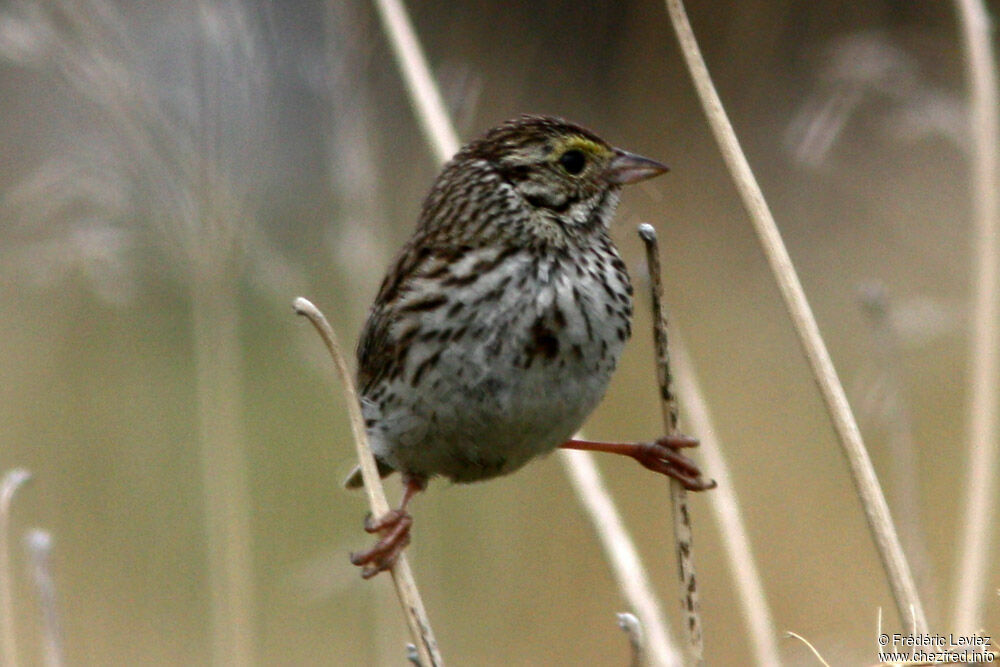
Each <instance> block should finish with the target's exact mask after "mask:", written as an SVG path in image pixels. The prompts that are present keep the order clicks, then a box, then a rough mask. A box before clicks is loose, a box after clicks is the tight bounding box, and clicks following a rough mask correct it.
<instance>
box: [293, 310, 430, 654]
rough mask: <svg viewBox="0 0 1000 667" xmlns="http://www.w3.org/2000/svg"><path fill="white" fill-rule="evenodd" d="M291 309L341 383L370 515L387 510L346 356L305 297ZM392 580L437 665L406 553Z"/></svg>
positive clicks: (415, 634)
mask: <svg viewBox="0 0 1000 667" xmlns="http://www.w3.org/2000/svg"><path fill="white" fill-rule="evenodd" d="M292 307H293V308H294V309H295V312H296V313H297V314H299V315H303V316H305V317H306V318H308V320H309V321H310V322H311V323H312V325H313V326H314V327H315V328H316V331H317V332H318V333H319V335H320V338H322V339H323V343H325V344H326V349H327V350H328V351H329V352H330V357H331V358H332V359H333V364H334V366H336V368H337V373H338V374H339V375H340V380H341V382H342V383H343V387H344V394H345V396H346V399H347V412H348V415H349V416H350V420H351V432H352V433H353V434H354V445H355V449H356V450H357V454H358V464H359V465H360V466H361V477H362V478H363V479H364V482H365V493H366V494H367V496H368V504H369V506H370V507H371V511H372V516H376V517H379V516H383V515H384V514H385V513H386V512H388V511H389V501H388V500H387V499H386V497H385V489H384V488H383V486H382V481H381V479H380V478H379V474H378V467H377V466H376V465H375V456H374V455H373V454H372V451H371V448H370V447H369V446H368V433H367V431H366V430H365V421H364V417H363V416H362V415H361V404H360V403H359V402H358V392H357V390H356V389H355V387H354V378H353V376H352V375H351V371H350V369H349V368H348V367H347V360H346V359H345V358H344V354H343V352H342V351H341V348H340V344H339V343H338V342H337V335H336V334H335V333H334V332H333V328H332V327H331V326H330V323H329V322H327V321H326V317H324V316H323V313H322V312H320V310H319V308H317V307H316V306H314V305H313V304H312V303H311V302H309V301H308V300H307V299H303V298H302V297H299V298H297V299H296V300H295V303H294V304H293V305H292ZM390 574H392V581H393V583H394V584H395V586H396V595H397V597H398V598H399V603H400V605H401V606H402V607H403V615H404V616H405V617H406V623H407V625H408V626H409V628H410V636H411V637H412V638H413V641H414V643H415V644H416V647H417V653H418V654H419V655H420V664H421V665H423V666H424V667H440V666H441V665H444V661H443V660H442V659H441V653H440V651H439V650H438V645H437V640H436V639H435V638H434V632H433V630H432V629H431V621H430V618H429V617H428V616H427V610H426V609H425V608H424V602H423V599H421V597H420V591H419V590H417V583H416V580H414V578H413V571H412V570H411V569H410V563H409V561H408V560H407V558H406V553H405V552H404V553H402V554H400V556H399V558H398V559H397V560H396V564H395V565H393V566H392V568H391V569H390Z"/></svg>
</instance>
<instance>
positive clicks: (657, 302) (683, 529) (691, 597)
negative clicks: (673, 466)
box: [639, 224, 705, 665]
mask: <svg viewBox="0 0 1000 667" xmlns="http://www.w3.org/2000/svg"><path fill="white" fill-rule="evenodd" d="M639 238H641V239H642V242H643V244H645V246H646V264H647V266H649V291H650V296H651V297H652V304H653V317H652V320H653V346H654V352H655V354H656V379H657V381H658V382H659V385H660V407H661V409H662V410H663V425H664V428H665V429H666V435H668V436H676V435H680V429H679V428H678V425H677V422H678V416H677V398H676V397H675V396H674V393H673V389H672V387H671V380H672V378H671V372H670V350H669V346H668V344H667V315H666V313H665V312H664V310H663V278H662V276H661V271H662V269H661V268H660V246H659V243H658V242H657V240H656V230H655V229H654V228H653V226H652V225H649V224H642V225H639ZM670 506H671V509H672V512H671V514H672V518H673V524H674V543H675V546H676V548H677V563H678V565H679V572H678V574H679V576H680V584H681V609H682V610H683V612H684V630H685V632H686V633H687V637H688V648H689V649H690V651H691V657H692V658H693V659H694V661H695V664H699V665H700V664H702V663H704V661H705V642H704V638H703V636H702V624H701V606H700V604H699V602H698V581H697V577H696V576H695V571H694V538H693V535H692V530H691V512H690V510H689V508H688V494H687V490H686V489H685V488H684V486H683V485H681V483H680V482H678V481H677V480H676V479H671V480H670Z"/></svg>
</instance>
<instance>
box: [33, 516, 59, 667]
mask: <svg viewBox="0 0 1000 667" xmlns="http://www.w3.org/2000/svg"><path fill="white" fill-rule="evenodd" d="M24 545H25V549H26V550H27V552H28V563H29V565H30V567H31V579H32V582H33V583H34V584H35V591H36V592H37V593H38V604H39V607H41V611H42V640H43V645H44V649H45V650H44V655H45V665H46V667H59V665H62V664H64V661H63V637H62V626H61V624H60V622H59V613H58V609H57V608H56V585H55V580H54V579H53V578H52V562H51V557H52V535H50V534H49V533H48V532H47V531H44V530H38V529H35V530H32V531H30V532H29V533H28V535H27V536H26V537H25V538H24Z"/></svg>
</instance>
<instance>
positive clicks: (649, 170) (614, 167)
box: [604, 150, 669, 185]
mask: <svg viewBox="0 0 1000 667" xmlns="http://www.w3.org/2000/svg"><path fill="white" fill-rule="evenodd" d="M665 171H669V169H667V166H666V165H663V164H660V163H659V162H657V161H656V160H650V159H649V158H648V157H642V156H641V155H636V154H634V153H629V152H628V151H623V150H616V151H615V156H614V157H613V158H611V163H610V164H608V167H607V169H605V170H604V178H605V179H606V180H607V181H608V182H609V183H613V184H615V185H629V184H630V183H638V182H639V181H644V180H646V179H647V178H652V177H653V176H659V175H660V174H662V173H663V172H665Z"/></svg>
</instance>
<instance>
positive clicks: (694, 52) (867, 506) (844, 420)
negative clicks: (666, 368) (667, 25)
mask: <svg viewBox="0 0 1000 667" xmlns="http://www.w3.org/2000/svg"><path fill="white" fill-rule="evenodd" d="M666 5H667V10H668V12H669V14H670V19H671V23H672V24H673V26H674V30H675V32H676V33H677V38H678V41H679V42H680V46H681V51H682V52H683V54H684V58H685V60H686V62H687V66H688V70H689V72H690V73H691V78H692V79H693V81H694V84H695V88H696V89H697V92H698V96H699V98H700V99H701V103H702V107H703V109H704V111H705V115H706V116H707V118H708V122H709V125H710V126H711V128H712V133H713V134H714V135H715V140H716V142H717V143H718V145H719V149H720V151H721V153H722V156H723V159H724V160H725V162H726V165H727V167H728V168H729V171H730V174H731V175H732V177H733V181H734V183H735V184H736V188H737V190H738V191H739V194H740V197H741V198H742V199H743V205H744V206H745V207H746V209H747V212H748V213H749V215H750V219H751V221H752V222H753V225H754V229H755V231H756V232H757V237H758V239H759V240H760V243H761V246H762V247H763V250H764V254H765V255H766V256H767V260H768V262H769V264H770V266H771V270H772V271H773V272H774V275H775V279H776V281H777V283H778V287H779V289H780V290H781V295H782V297H783V299H784V302H785V307H786V308H787V309H788V313H789V315H790V316H791V319H792V323H793V324H794V326H795V330H796V333H798V336H799V340H800V342H801V344H802V347H803V351H804V352H805V355H806V358H807V359H808V360H809V364H810V366H811V367H812V371H813V375H814V376H815V379H816V383H817V385H818V386H819V389H820V392H821V393H822V395H823V400H824V401H825V402H826V406H827V410H828V411H829V413H830V417H831V419H832V420H833V425H834V428H835V429H836V432H837V436H838V438H839V441H840V444H841V448H842V450H843V452H844V455H845V456H846V457H847V461H848V464H849V465H850V468H851V473H852V478H853V480H854V484H855V487H856V488H857V491H858V496H859V498H860V499H861V504H862V507H863V508H864V511H865V516H866V518H867V519H868V526H869V529H870V530H871V533H872V536H873V539H874V540H875V545H876V547H877V548H878V552H879V556H880V557H881V559H882V566H883V567H884V568H885V571H886V576H887V577H888V579H889V585H890V587H891V588H892V593H893V598H894V600H895V603H896V609H897V612H898V613H899V618H900V619H901V620H904V621H905V620H907V619H910V618H913V619H914V620H915V623H916V627H917V629H918V631H920V632H926V629H927V617H926V616H925V614H924V608H923V604H922V603H921V602H920V596H919V594H918V593H917V587H916V584H915V583H914V581H913V574H912V573H911V572H910V566H909V564H908V563H907V562H906V557H905V556H904V554H903V549H902V547H901V546H900V543H899V536H898V535H897V534H896V529H895V527H894V526H893V523H892V516H891V515H890V513H889V506H888V504H887V503H886V501H885V496H884V494H883V493H882V489H881V487H880V486H879V483H878V479H877V477H876V476H875V469H874V467H873V466H872V463H871V458H870V457H869V456H868V452H867V450H865V446H864V442H863V441H862V439H861V432H860V431H859V429H858V424H857V421H856V420H855V419H854V415H853V413H852V412H851V408H850V405H849V404H848V402H847V396H846V394H845V393H844V387H843V386H842V385H841V383H840V380H839V379H838V378H837V372H836V370H835V369H834V367H833V361H832V360H831V359H830V353H829V352H828V351H827V349H826V344H825V343H824V342H823V338H822V336H821V335H820V333H819V327H818V326H817V324H816V318H815V317H814V316H813V313H812V310H811V308H810V307H809V302H808V301H807V300H806V296H805V292H804V291H803V289H802V284H801V282H800V281H799V278H798V275H797V274H796V273H795V269H794V267H793V266H792V261H791V258H790V257H789V256H788V250H787V249H786V248H785V244H784V242H783V241H782V239H781V234H780V233H779V232H778V227H777V224H776V223H775V221H774V217H773V216H772V215H771V211H770V209H769V208H768V206H767V202H766V201H765V200H764V195H763V193H762V192H761V190H760V186H759V185H758V184H757V181H756V180H755V179H754V177H753V172H752V171H751V170H750V165H749V163H748V162H747V159H746V156H745V155H744V154H743V151H742V150H741V148H740V145H739V141H738V140H737V139H736V134H735V133H734V132H733V128H732V125H731V124H730V123H729V118H728V117H727V116H726V112H725V110H724V109H723V107H722V102H721V100H720V99H719V95H718V93H717V92H716V91H715V86H714V84H713V83H712V79H711V77H710V76H709V74H708V68H707V67H706V65H705V61H704V59H703V58H702V55H701V51H700V50H699V48H698V43H697V41H696V40H695V37H694V32H693V31H692V29H691V24H690V22H688V19H687V14H686V13H685V11H684V5H683V3H682V2H681V0H666ZM980 583H981V582H980Z"/></svg>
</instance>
